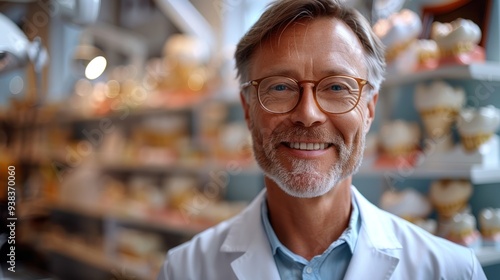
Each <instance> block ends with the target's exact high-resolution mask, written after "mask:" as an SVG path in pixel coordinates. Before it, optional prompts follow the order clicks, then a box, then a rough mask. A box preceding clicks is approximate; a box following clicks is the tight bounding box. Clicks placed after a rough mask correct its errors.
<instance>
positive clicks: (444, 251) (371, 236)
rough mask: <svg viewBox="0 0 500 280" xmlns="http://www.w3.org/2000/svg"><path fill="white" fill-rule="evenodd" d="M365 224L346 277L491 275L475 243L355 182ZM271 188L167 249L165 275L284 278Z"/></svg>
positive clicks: (174, 279) (426, 279)
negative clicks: (392, 207) (268, 199)
mask: <svg viewBox="0 0 500 280" xmlns="http://www.w3.org/2000/svg"><path fill="white" fill-rule="evenodd" d="M352 189H353V194H354V197H355V199H356V202H357V203H358V206H359V211H360V215H361V220H362V222H361V228H360V233H359V237H358V241H357V243H356V247H355V249H354V253H353V256H352V259H351V262H350V264H349V267H348V269H347V272H346V275H345V278H344V279H353V280H359V279H370V280H378V279H401V280H408V279H421V280H432V279H436V280H438V279H452V280H457V279H486V276H485V275H484V272H483V270H482V268H481V266H480V264H479V262H478V260H477V258H476V257H475V254H474V252H473V251H472V250H471V249H467V248H465V247H462V246H459V245H456V244H454V243H451V242H449V241H447V240H444V239H442V238H439V237H435V236H433V235H431V234H429V233H427V232H425V231H424V230H422V229H420V228H418V227H416V226H414V225H412V224H410V223H408V222H406V221H404V220H402V219H400V218H398V217H396V216H394V215H392V214H389V213H387V212H385V211H383V210H381V209H379V208H377V207H376V206H375V205H373V204H371V203H370V202H369V201H368V200H366V198H364V197H363V196H362V195H361V194H360V193H359V192H358V191H357V190H356V189H355V188H354V187H353V188H352ZM264 198H265V190H264V191H262V193H260V194H259V195H258V196H257V197H256V198H255V199H254V201H253V202H252V203H251V204H250V205H249V206H248V207H247V208H246V209H245V210H244V211H243V212H242V213H240V214H239V215H237V216H236V217H234V218H232V219H230V220H228V221H225V222H222V223H221V224H219V225H217V226H215V227H212V228H210V229H207V230H206V231H204V232H202V233H200V234H198V235H197V236H195V237H193V239H192V240H191V241H189V242H187V243H184V244H182V245H180V246H178V247H176V248H174V249H171V250H170V251H169V252H168V254H167V260H166V261H165V263H164V265H163V267H162V269H161V271H160V274H159V276H158V279H159V280H165V279H170V280H181V279H203V280H229V279H240V280H243V279H248V280H255V279H259V280H265V279H280V277H279V274H278V270H277V268H276V264H275V262H274V258H273V255H272V253H271V247H270V245H269V241H268V239H267V236H266V233H265V232H264V228H263V226H262V223H261V214H260V211H261V203H262V200H263V199H264Z"/></svg>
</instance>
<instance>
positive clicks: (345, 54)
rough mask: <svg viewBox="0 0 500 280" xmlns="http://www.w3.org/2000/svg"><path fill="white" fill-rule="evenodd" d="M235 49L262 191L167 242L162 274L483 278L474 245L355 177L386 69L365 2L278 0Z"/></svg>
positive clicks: (181, 276)
mask: <svg viewBox="0 0 500 280" xmlns="http://www.w3.org/2000/svg"><path fill="white" fill-rule="evenodd" d="M235 56H236V64H237V68H238V74H239V77H240V81H241V102H242V106H243V109H244V112H245V119H246V121H247V124H248V127H249V129H250V131H251V134H252V139H253V150H254V154H255V158H256V160H257V163H258V164H259V166H260V167H261V168H262V170H263V172H264V174H265V180H264V182H265V190H264V191H263V192H262V193H261V194H260V195H258V197H257V198H255V199H254V201H253V202H252V203H251V204H250V205H249V207H248V208H247V209H246V210H244V211H243V212H242V213H240V214H239V215H238V216H236V217H234V218H233V219H231V220H228V221H225V222H223V223H221V224H219V225H217V226H215V227H213V228H211V229H208V230H206V231H204V232H202V233H201V234H199V235H197V236H195V237H194V238H193V239H192V240H191V241H189V242H187V243H185V244H183V245H181V246H179V247H177V248H174V249H172V250H170V251H169V253H168V255H167V260H166V262H165V264H164V266H163V269H162V271H161V273H160V275H159V279H426V280H427V279H485V276H484V273H483V270H482V268H481V266H480V265H479V263H478V261H477V259H476V257H475V255H474V252H473V251H472V250H469V249H466V248H464V247H460V246H459V245H455V244H453V243H451V242H449V241H446V240H444V239H441V238H438V237H435V236H433V235H430V234H428V233H427V232H425V231H423V230H421V229H419V228H418V227H416V226H414V225H412V224H410V223H408V222H406V221H404V220H402V219H399V218H397V217H395V216H393V215H391V214H388V213H386V212H384V211H382V210H380V209H378V208H377V207H375V206H374V205H373V204H371V203H369V202H368V201H367V200H366V199H365V198H364V197H363V196H362V195H361V194H360V193H359V192H358V191H357V190H356V189H355V187H354V186H352V175H353V174H354V173H355V172H356V170H357V168H358V167H359V165H360V163H361V160H362V155H363V149H364V145H365V143H364V141H365V136H366V133H367V132H368V130H369V128H370V125H371V123H372V121H373V119H374V116H375V105H376V102H377V98H378V91H379V88H380V84H381V82H382V80H383V74H384V69H385V62H384V50H383V47H382V45H381V43H380V42H379V40H378V39H377V38H376V36H375V35H374V34H373V33H372V31H371V28H370V26H369V24H368V22H367V21H366V20H365V19H364V18H363V17H362V16H361V15H360V14H359V13H358V12H356V11H354V10H352V9H350V8H347V7H345V6H344V5H343V4H342V2H341V1H328V0H283V1H276V2H274V3H273V4H272V5H270V6H269V7H268V9H267V10H266V11H265V12H264V14H263V15H262V16H261V18H260V19H259V20H258V21H257V23H256V24H255V25H254V26H253V27H252V28H251V29H250V31H248V33H247V34H245V36H244V37H243V38H242V39H241V41H240V43H239V44H238V48H237V51H236V55H235Z"/></svg>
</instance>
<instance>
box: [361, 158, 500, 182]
mask: <svg viewBox="0 0 500 280" xmlns="http://www.w3.org/2000/svg"><path fill="white" fill-rule="evenodd" d="M374 161H375V159H374V158H365V159H364V160H363V163H362V165H361V167H360V169H359V171H358V173H356V174H357V175H358V176H363V177H381V176H392V177H396V178H397V177H407V178H415V179H440V178H448V179H470V181H471V183H473V184H489V183H497V182H500V167H497V166H487V167H484V166H480V165H474V166H469V165H448V166H445V165H440V166H438V165H426V164H425V162H424V163H422V164H417V165H415V166H410V165H402V166H400V167H399V168H396V167H394V168H389V167H375V166H374Z"/></svg>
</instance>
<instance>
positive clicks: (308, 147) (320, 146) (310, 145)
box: [290, 143, 328, 151]
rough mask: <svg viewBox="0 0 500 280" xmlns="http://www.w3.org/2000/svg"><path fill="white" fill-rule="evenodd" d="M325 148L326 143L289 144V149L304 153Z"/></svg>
mask: <svg viewBox="0 0 500 280" xmlns="http://www.w3.org/2000/svg"><path fill="white" fill-rule="evenodd" d="M327 147H328V144H326V143H290V148H292V149H297V150H306V151H314V150H324V149H326V148H327Z"/></svg>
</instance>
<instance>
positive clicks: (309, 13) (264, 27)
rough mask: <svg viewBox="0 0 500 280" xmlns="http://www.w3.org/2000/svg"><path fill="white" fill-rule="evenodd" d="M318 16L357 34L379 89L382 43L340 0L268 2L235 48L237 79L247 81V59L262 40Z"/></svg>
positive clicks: (365, 21) (357, 14)
mask: <svg viewBox="0 0 500 280" xmlns="http://www.w3.org/2000/svg"><path fill="white" fill-rule="evenodd" d="M319 17H331V18H337V19H339V20H341V21H343V22H344V23H345V24H347V26H349V27H350V28H351V29H352V31H353V32H354V33H355V34H356V36H357V37H358V38H359V40H360V42H361V45H362V46H363V49H364V52H365V54H366V56H365V63H366V67H367V69H368V77H367V79H368V81H369V82H370V84H371V85H372V86H373V88H374V90H375V91H376V92H378V90H379V88H380V84H381V83H382V81H383V80H384V74H385V57H384V46H383V44H382V43H381V42H380V40H379V39H378V37H377V36H376V35H375V33H373V31H372V29H371V26H370V24H369V23H368V21H367V20H366V18H364V17H363V16H362V15H361V14H360V13H359V12H358V11H356V10H355V9H353V8H350V7H348V6H347V5H346V4H343V1H340V0H277V1H274V2H273V3H271V4H270V5H269V6H268V7H267V9H266V11H265V12H264V13H263V14H262V16H261V17H260V18H259V19H258V20H257V22H256V23H255V24H254V25H253V26H252V28H250V30H249V31H248V32H247V33H246V34H245V35H244V36H243V38H241V40H240V42H239V43H238V46H237V48H236V52H235V59H236V68H237V71H238V77H239V79H240V82H241V83H244V82H247V81H248V79H249V68H250V60H251V58H252V55H253V53H254V52H255V48H256V47H257V46H258V45H259V44H260V43H261V42H263V41H265V40H268V39H270V38H271V36H273V35H275V34H276V33H277V32H279V31H281V30H283V29H284V28H286V27H287V26H288V25H290V24H291V23H293V22H296V21H298V20H301V19H305V18H308V19H314V18H319Z"/></svg>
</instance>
